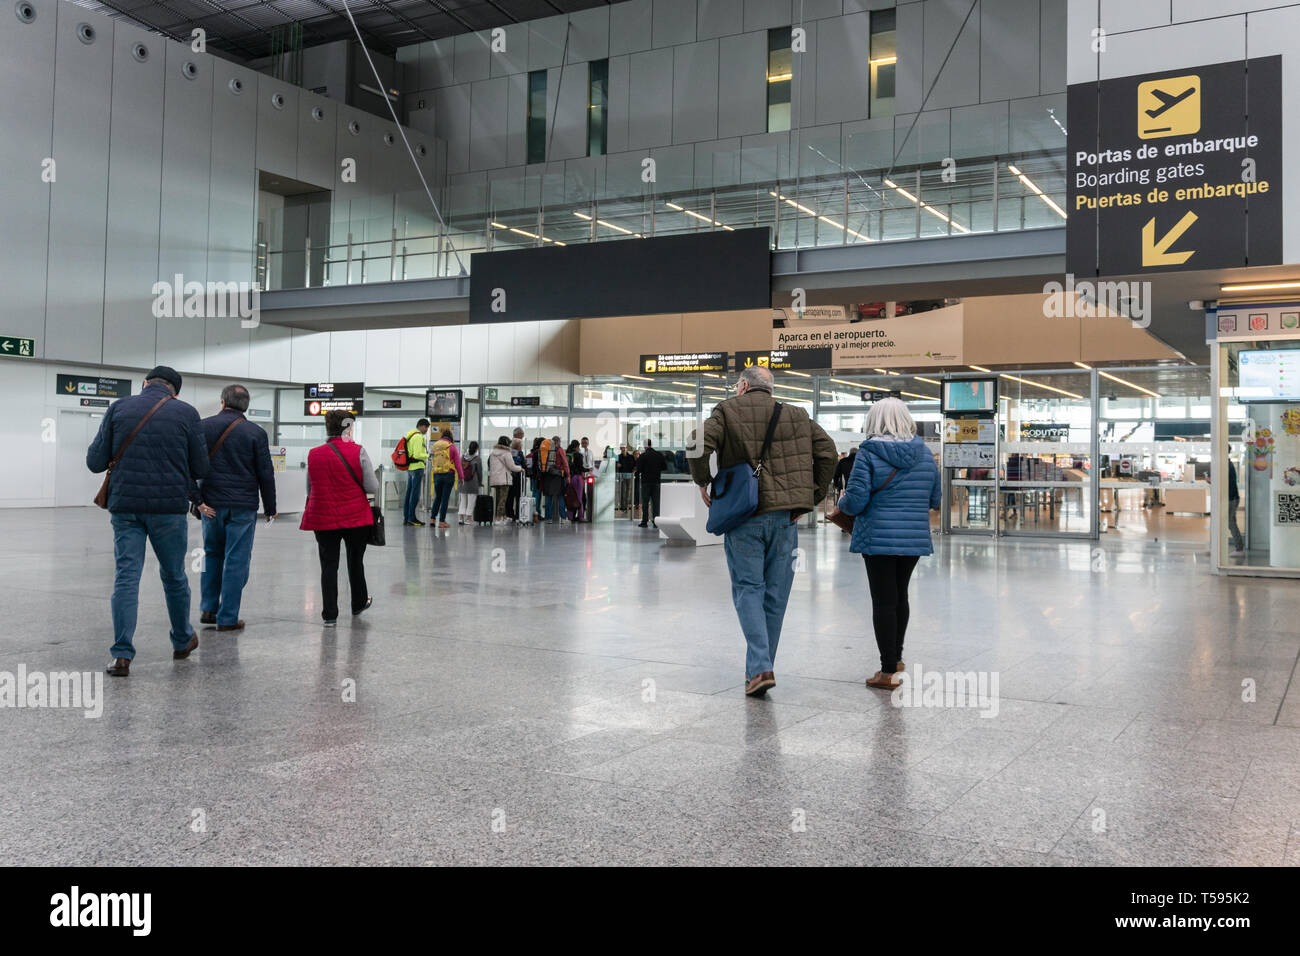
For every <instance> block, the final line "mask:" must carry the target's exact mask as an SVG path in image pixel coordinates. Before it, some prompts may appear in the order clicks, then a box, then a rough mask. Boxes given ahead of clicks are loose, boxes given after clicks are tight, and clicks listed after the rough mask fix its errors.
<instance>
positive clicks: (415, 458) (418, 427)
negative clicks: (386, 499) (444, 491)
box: [393, 418, 429, 528]
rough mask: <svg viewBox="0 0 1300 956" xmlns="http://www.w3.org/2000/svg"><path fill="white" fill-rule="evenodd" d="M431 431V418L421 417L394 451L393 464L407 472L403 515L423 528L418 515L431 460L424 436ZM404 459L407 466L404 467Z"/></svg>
mask: <svg viewBox="0 0 1300 956" xmlns="http://www.w3.org/2000/svg"><path fill="white" fill-rule="evenodd" d="M428 431H429V419H427V418H421V419H420V420H419V421H418V422H416V423H415V427H414V428H412V429H411V430H410V431H409V432H407V433H406V434H405V435H404V436H402V438H401V440H400V441H398V443H397V450H396V451H395V452H393V464H394V465H396V466H397V468H398V469H399V470H404V471H405V472H406V498H405V500H404V501H403V502H402V516H403V517H404V518H405V519H406V524H407V525H408V526H414V527H416V528H423V527H424V522H423V521H421V520H420V519H419V518H418V517H417V515H416V509H417V508H418V507H419V506H420V495H421V494H422V493H423V492H424V476H425V464H426V462H428V460H429V448H428V445H427V444H426V443H425V440H424V436H425V435H426V434H427V433H428ZM403 461H404V462H405V468H403Z"/></svg>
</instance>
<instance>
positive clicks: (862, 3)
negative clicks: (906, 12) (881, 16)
mask: <svg viewBox="0 0 1300 956" xmlns="http://www.w3.org/2000/svg"><path fill="white" fill-rule="evenodd" d="M897 5H898V0H844V12H845V13H846V14H849V13H861V12H863V11H864V10H885V9H887V8H889V7H893V6H897Z"/></svg>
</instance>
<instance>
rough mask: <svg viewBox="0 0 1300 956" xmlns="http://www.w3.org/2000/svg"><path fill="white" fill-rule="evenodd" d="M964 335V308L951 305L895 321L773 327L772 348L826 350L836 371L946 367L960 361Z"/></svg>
mask: <svg viewBox="0 0 1300 956" xmlns="http://www.w3.org/2000/svg"><path fill="white" fill-rule="evenodd" d="M962 334H963V321H962V307H961V306H960V305H952V306H948V307H947V308H943V309H934V310H933V311H930V312H923V313H921V314H920V315H906V316H901V317H897V318H893V319H870V320H867V321H865V322H850V323H848V324H846V325H827V326H818V327H813V328H805V327H802V326H801V327H799V328H797V329H773V330H772V349H773V351H774V352H776V351H789V352H790V353H794V352H795V351H796V350H799V349H825V348H830V350H831V364H830V368H832V369H834V370H836V371H838V370H848V369H874V368H947V367H952V366H954V365H961V364H962ZM794 367H798V366H794ZM816 367H818V368H826V366H825V365H819V366H816Z"/></svg>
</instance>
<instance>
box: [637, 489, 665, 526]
mask: <svg viewBox="0 0 1300 956" xmlns="http://www.w3.org/2000/svg"><path fill="white" fill-rule="evenodd" d="M659 488H660V482H657V481H642V482H641V523H642V524H653V523H654V520H655V518H658V517H659Z"/></svg>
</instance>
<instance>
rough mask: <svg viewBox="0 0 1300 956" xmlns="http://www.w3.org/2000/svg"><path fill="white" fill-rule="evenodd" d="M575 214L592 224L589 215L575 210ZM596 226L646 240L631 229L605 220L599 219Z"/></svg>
mask: <svg viewBox="0 0 1300 956" xmlns="http://www.w3.org/2000/svg"><path fill="white" fill-rule="evenodd" d="M573 214H574V215H575V216H577V217H578V218H579V219H585V220H587V222H591V217H590V216H589V215H587V214H586V213H585V212H578V211H577V210H574V213H573ZM596 225H598V226H604V227H605V228H606V229H613V230H614V231H615V232H621V233H623V235H625V236H635V237H636V238H637V239H644V238H645V236H643V235H641V233H639V232H633V231H632V230H631V229H624V228H623V227H622V226H616V225H615V224H614V223H612V222H606V221H605V220H604V219H597V220H596Z"/></svg>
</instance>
